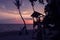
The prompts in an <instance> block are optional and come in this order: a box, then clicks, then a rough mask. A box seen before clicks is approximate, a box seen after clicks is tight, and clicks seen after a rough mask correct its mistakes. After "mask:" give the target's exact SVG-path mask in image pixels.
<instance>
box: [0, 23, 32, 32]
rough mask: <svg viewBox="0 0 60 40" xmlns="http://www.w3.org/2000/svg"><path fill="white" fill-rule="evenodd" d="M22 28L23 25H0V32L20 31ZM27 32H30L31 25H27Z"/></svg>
mask: <svg viewBox="0 0 60 40" xmlns="http://www.w3.org/2000/svg"><path fill="white" fill-rule="evenodd" d="M23 27H24V25H23V24H0V32H7V31H20V30H21V29H22V28H23ZM26 28H27V30H32V29H33V25H32V24H27V25H26Z"/></svg>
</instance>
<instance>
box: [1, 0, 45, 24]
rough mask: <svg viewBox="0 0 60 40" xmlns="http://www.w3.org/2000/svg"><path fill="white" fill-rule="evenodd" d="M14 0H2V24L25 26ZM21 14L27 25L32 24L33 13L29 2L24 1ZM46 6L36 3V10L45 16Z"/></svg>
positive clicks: (27, 0)
mask: <svg viewBox="0 0 60 40" xmlns="http://www.w3.org/2000/svg"><path fill="white" fill-rule="evenodd" d="M13 1H14V0H0V24H23V21H22V19H21V18H20V16H19V13H18V10H17V8H16V6H15V5H14V3H13ZM22 1H23V2H22V6H21V13H22V16H23V18H24V19H25V22H26V24H32V17H31V14H32V13H33V10H32V7H31V4H30V2H29V0H22ZM44 6H45V5H42V4H39V3H38V1H37V2H36V3H35V10H36V11H37V12H40V13H43V14H44Z"/></svg>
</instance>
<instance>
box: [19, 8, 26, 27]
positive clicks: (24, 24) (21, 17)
mask: <svg viewBox="0 0 60 40" xmlns="http://www.w3.org/2000/svg"><path fill="white" fill-rule="evenodd" d="M18 11H19V15H20V16H21V18H22V20H23V22H24V28H26V23H25V20H24V18H23V17H22V14H21V12H20V9H18Z"/></svg>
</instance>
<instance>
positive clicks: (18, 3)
mask: <svg viewBox="0 0 60 40" xmlns="http://www.w3.org/2000/svg"><path fill="white" fill-rule="evenodd" d="M21 3H22V0H20V1H19V0H15V2H14V4H15V5H16V7H17V9H18V11H19V15H20V16H21V18H22V20H23V22H24V27H23V29H26V23H25V20H24V18H23V17H22V14H21V11H20V7H21ZM23 29H22V30H23Z"/></svg>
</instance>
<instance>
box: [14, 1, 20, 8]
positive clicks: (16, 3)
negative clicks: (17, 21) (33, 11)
mask: <svg viewBox="0 0 60 40" xmlns="http://www.w3.org/2000/svg"><path fill="white" fill-rule="evenodd" d="M14 4H15V5H16V6H17V8H18V9H19V8H20V6H21V3H20V1H19V0H15V2H14Z"/></svg>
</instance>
